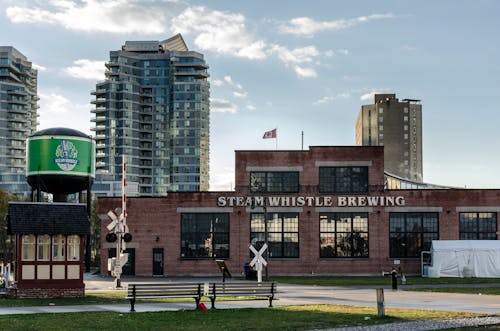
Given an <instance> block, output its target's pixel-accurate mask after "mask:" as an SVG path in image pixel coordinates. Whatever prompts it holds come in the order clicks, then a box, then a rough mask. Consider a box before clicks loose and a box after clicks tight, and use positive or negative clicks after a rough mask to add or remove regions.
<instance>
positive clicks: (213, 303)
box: [210, 297, 215, 309]
mask: <svg viewBox="0 0 500 331" xmlns="http://www.w3.org/2000/svg"><path fill="white" fill-rule="evenodd" d="M210 302H211V303H212V307H211V308H212V309H214V308H215V297H212V298H210Z"/></svg>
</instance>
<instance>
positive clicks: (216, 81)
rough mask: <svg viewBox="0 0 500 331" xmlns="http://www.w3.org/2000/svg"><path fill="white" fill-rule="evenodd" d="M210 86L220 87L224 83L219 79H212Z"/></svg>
mask: <svg viewBox="0 0 500 331" xmlns="http://www.w3.org/2000/svg"><path fill="white" fill-rule="evenodd" d="M210 84H211V85H213V86H222V85H223V84H224V82H223V81H222V80H220V79H214V80H212V81H211V82H210Z"/></svg>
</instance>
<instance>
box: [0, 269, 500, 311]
mask: <svg viewBox="0 0 500 331" xmlns="http://www.w3.org/2000/svg"><path fill="white" fill-rule="evenodd" d="M179 280H181V279H179V278H142V277H133V278H124V279H122V282H121V283H122V287H123V288H124V289H125V288H126V287H127V286H128V284H129V283H131V282H165V281H179ZM220 280H221V278H220V277H218V278H203V279H201V278H189V279H186V278H183V279H182V281H193V282H208V281H220ZM228 281H235V280H232V279H231V280H228ZM85 284H86V291H87V292H91V291H99V290H101V291H102V290H112V289H113V288H114V280H113V278H109V277H100V276H95V275H90V274H87V275H86V280H85ZM490 285H491V284H490ZM474 286H480V285H478V284H475V285H474ZM278 291H279V292H278V294H277V300H275V301H273V305H274V306H275V307H280V306H289V305H305V304H344V305H356V306H373V307H375V306H376V294H375V290H374V288H373V287H371V288H366V287H365V288H359V287H356V288H354V287H338V286H334V287H324V286H304V285H290V284H280V285H279V287H278ZM384 296H385V307H386V308H387V307H393V308H414V309H433V310H445V311H461V312H474V313H481V314H487V315H499V316H500V299H499V298H498V296H490V295H477V294H460V293H438V292H412V291H401V290H397V291H393V290H391V289H390V288H389V287H386V288H385V290H384ZM267 305H268V302H267V300H246V301H220V302H219V301H218V302H216V307H217V308H218V309H227V308H261V307H262V308H264V307H267ZM135 308H136V311H137V312H146V311H177V310H182V309H194V308H195V303H194V301H193V302H181V303H173V302H168V303H143V302H139V303H136V307H135ZM129 310H130V304H128V303H127V301H125V300H124V303H123V304H96V305H77V306H52V305H50V306H37V307H0V315H7V314H36V313H56V312H79V311H114V312H120V313H127V312H129Z"/></svg>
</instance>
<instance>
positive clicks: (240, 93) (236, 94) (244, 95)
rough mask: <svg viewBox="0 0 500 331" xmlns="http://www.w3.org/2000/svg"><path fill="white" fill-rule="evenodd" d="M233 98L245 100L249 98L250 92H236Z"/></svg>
mask: <svg viewBox="0 0 500 331" xmlns="http://www.w3.org/2000/svg"><path fill="white" fill-rule="evenodd" d="M233 96H234V97H235V98H242V99H244V98H246V97H247V96H248V92H236V91H235V92H233Z"/></svg>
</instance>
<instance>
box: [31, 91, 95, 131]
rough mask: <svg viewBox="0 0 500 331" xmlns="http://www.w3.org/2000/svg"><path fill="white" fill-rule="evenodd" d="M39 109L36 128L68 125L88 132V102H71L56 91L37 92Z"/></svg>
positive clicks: (89, 106) (89, 107)
mask: <svg viewBox="0 0 500 331" xmlns="http://www.w3.org/2000/svg"><path fill="white" fill-rule="evenodd" d="M38 96H39V97H40V110H39V112H38V113H39V115H40V117H39V122H40V126H39V127H38V130H42V129H47V128H53V127H68V123H72V125H71V128H72V129H75V130H79V131H81V132H83V133H86V134H90V110H91V108H92V106H91V105H90V103H89V104H78V103H75V102H72V101H71V100H69V99H68V98H66V97H65V96H63V95H61V94H57V93H52V92H48V93H46V92H45V93H44V92H39V93H38Z"/></svg>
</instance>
